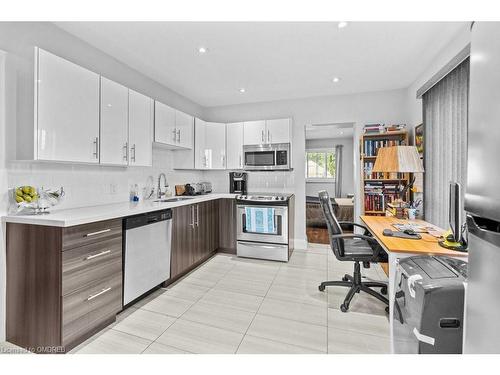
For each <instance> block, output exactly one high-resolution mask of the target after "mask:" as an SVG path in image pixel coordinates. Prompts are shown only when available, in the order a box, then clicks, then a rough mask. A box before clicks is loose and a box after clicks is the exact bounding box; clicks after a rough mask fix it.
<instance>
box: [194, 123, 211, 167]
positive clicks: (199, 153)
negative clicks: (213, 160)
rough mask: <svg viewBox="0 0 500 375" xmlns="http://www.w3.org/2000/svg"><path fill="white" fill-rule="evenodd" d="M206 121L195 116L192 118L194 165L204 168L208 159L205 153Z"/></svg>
mask: <svg viewBox="0 0 500 375" xmlns="http://www.w3.org/2000/svg"><path fill="white" fill-rule="evenodd" d="M205 134H206V122H205V121H203V120H200V119H199V118H196V119H195V120H194V167H195V169H206V168H207V167H208V159H207V157H206V154H205Z"/></svg>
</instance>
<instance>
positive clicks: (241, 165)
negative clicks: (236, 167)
mask: <svg viewBox="0 0 500 375" xmlns="http://www.w3.org/2000/svg"><path fill="white" fill-rule="evenodd" d="M242 167H243V164H242V163H241V154H240V168H242Z"/></svg>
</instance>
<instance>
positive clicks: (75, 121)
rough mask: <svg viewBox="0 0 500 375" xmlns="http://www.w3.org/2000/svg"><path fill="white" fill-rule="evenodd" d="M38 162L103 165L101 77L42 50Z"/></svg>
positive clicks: (37, 118) (38, 85)
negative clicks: (100, 128)
mask: <svg viewBox="0 0 500 375" xmlns="http://www.w3.org/2000/svg"><path fill="white" fill-rule="evenodd" d="M37 63H38V64H37V74H36V75H37V77H36V79H37V94H38V95H37V96H36V111H35V115H36V123H37V124H36V125H37V159H39V160H58V161H69V162H85V163H99V75H98V74H96V73H93V72H91V71H89V70H87V69H84V68H82V67H80V66H78V65H76V64H73V63H71V62H69V61H67V60H64V59H62V58H60V57H57V56H55V55H53V54H51V53H49V52H46V51H44V50H41V49H39V50H38V61H37Z"/></svg>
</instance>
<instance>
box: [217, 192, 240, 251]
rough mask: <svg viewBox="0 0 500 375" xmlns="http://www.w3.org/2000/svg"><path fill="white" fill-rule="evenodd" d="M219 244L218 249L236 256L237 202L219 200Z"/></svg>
mask: <svg viewBox="0 0 500 375" xmlns="http://www.w3.org/2000/svg"><path fill="white" fill-rule="evenodd" d="M216 220H218V221H219V243H218V248H219V249H220V250H222V251H224V252H228V253H231V254H236V220H237V217H236V201H235V200H234V199H219V215H218V218H217V219H216Z"/></svg>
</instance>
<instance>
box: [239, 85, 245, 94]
mask: <svg viewBox="0 0 500 375" xmlns="http://www.w3.org/2000/svg"><path fill="white" fill-rule="evenodd" d="M238 91H239V92H241V93H242V94H243V93H245V91H247V90H245V88H244V87H242V88H240V89H239V90H238Z"/></svg>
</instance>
